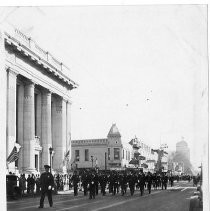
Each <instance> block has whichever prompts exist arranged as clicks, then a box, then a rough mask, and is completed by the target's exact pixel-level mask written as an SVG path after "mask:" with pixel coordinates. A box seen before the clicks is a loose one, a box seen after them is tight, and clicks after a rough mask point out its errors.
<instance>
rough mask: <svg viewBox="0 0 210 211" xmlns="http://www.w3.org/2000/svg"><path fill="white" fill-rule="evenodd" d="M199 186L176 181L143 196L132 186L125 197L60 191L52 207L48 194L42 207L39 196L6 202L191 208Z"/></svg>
mask: <svg viewBox="0 0 210 211" xmlns="http://www.w3.org/2000/svg"><path fill="white" fill-rule="evenodd" d="M195 191H196V188H195V187H193V186H192V183H188V182H185V181H181V182H179V183H175V185H174V187H172V188H171V187H169V188H168V189H167V190H160V189H159V190H152V193H151V194H148V191H147V190H146V191H145V194H144V195H143V196H140V193H139V190H136V191H135V193H134V196H130V194H129V189H128V190H127V194H126V195H125V196H121V194H120V193H118V194H117V195H115V196H112V195H111V194H107V195H106V196H102V195H101V194H100V193H99V195H98V196H96V198H95V199H89V198H88V196H83V192H79V195H78V196H76V197H74V195H73V193H72V191H65V192H59V194H58V195H54V196H53V202H54V203H53V207H52V208H50V207H49V204H48V199H47V197H46V198H45V205H44V209H37V208H38V206H39V197H35V198H32V197H31V198H29V197H25V198H23V199H19V200H13V201H11V200H10V201H8V202H7V210H15V211H19V210H26V211H27V210H30V211H33V210H56V211H67V210H72V211H80V210H81V211H100V210H106V211H108V210H109V211H118V210H119V211H121V210H129V211H132V210H136V211H153V210H154V211H189V201H190V197H191V196H192V195H193V192H195Z"/></svg>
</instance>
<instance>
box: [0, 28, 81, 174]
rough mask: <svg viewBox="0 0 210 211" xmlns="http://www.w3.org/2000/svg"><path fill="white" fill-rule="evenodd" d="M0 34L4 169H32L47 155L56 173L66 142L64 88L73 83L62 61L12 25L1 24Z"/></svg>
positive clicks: (67, 110)
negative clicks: (4, 99)
mask: <svg viewBox="0 0 210 211" xmlns="http://www.w3.org/2000/svg"><path fill="white" fill-rule="evenodd" d="M2 35H3V36H4V46H3V48H4V53H5V60H4V62H3V63H1V69H2V70H4V71H7V114H6V117H7V121H6V126H7V129H6V131H5V133H6V157H7V170H8V171H11V172H16V173H18V172H19V173H37V172H40V171H42V170H43V166H44V164H49V165H50V163H51V159H52V168H53V169H54V170H55V171H61V172H62V171H63V170H64V169H63V160H64V158H65V155H66V154H67V152H68V150H69V149H70V144H71V142H70V134H71V131H70V117H71V116H70V107H71V100H70V92H71V90H72V89H74V88H76V87H77V84H76V83H75V82H74V81H72V80H71V79H70V70H69V69H68V68H67V67H66V66H65V65H64V64H63V63H61V62H60V61H58V60H57V59H56V58H54V57H53V56H52V55H51V54H50V53H49V52H47V51H45V50H43V49H42V48H41V47H40V46H39V45H38V44H37V43H36V42H35V41H34V40H32V39H31V38H29V37H27V36H26V35H24V34H23V33H22V32H21V31H19V30H18V29H15V28H10V27H8V26H5V31H4V33H3V34H2ZM49 148H51V149H52V150H51V153H50V151H49ZM68 154H69V152H68ZM15 160H16V161H15ZM14 161H15V162H14Z"/></svg>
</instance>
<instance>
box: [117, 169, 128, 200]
mask: <svg viewBox="0 0 210 211" xmlns="http://www.w3.org/2000/svg"><path fill="white" fill-rule="evenodd" d="M119 181H120V186H121V194H122V196H124V194H125V193H126V189H127V174H126V172H124V174H121V175H120V178H119Z"/></svg>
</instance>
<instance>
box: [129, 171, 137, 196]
mask: <svg viewBox="0 0 210 211" xmlns="http://www.w3.org/2000/svg"><path fill="white" fill-rule="evenodd" d="M135 183H136V176H135V174H134V173H133V174H131V173H130V174H129V175H128V184H129V188H130V193H131V196H133V194H134V190H135Z"/></svg>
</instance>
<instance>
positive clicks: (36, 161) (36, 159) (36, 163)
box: [35, 155, 39, 171]
mask: <svg viewBox="0 0 210 211" xmlns="http://www.w3.org/2000/svg"><path fill="white" fill-rule="evenodd" d="M38 168H39V166H38V155H35V169H36V170H37V171H38Z"/></svg>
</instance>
